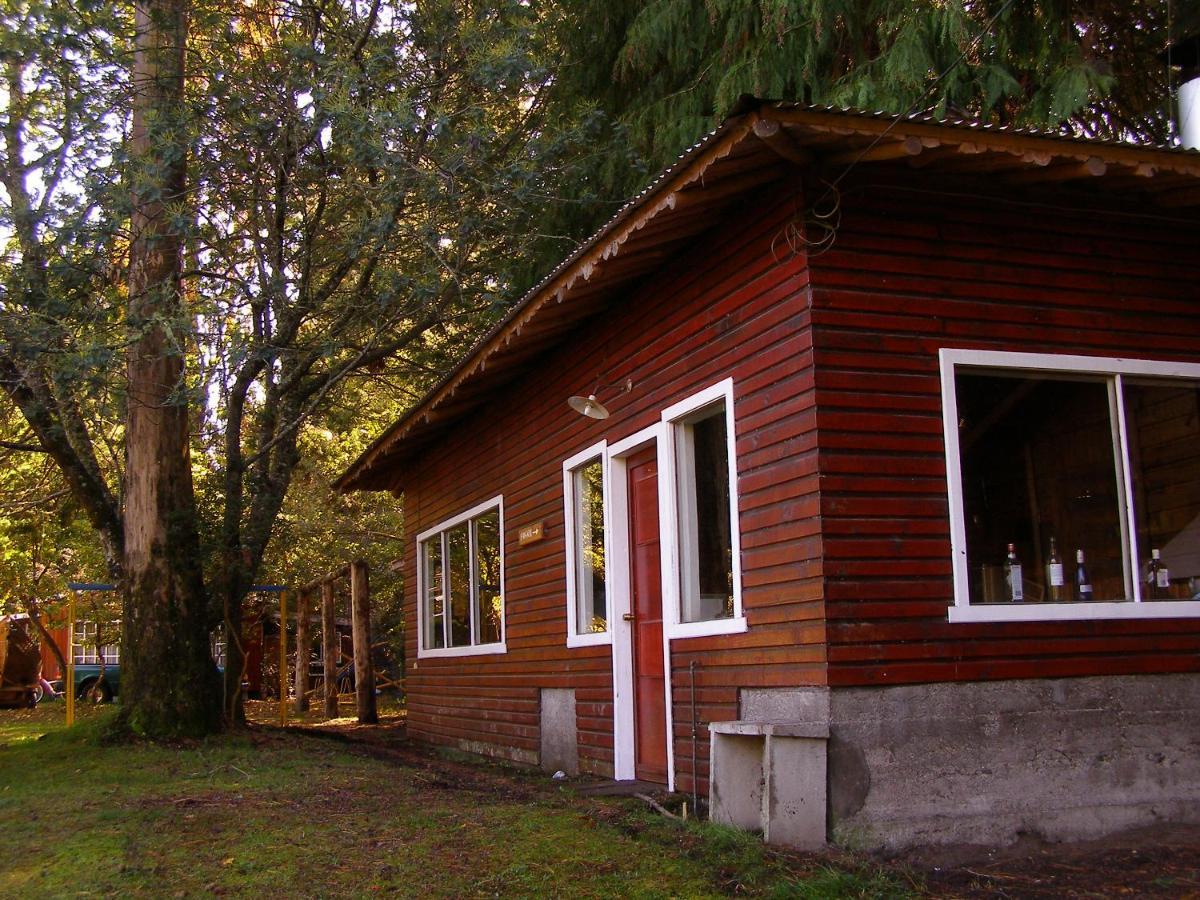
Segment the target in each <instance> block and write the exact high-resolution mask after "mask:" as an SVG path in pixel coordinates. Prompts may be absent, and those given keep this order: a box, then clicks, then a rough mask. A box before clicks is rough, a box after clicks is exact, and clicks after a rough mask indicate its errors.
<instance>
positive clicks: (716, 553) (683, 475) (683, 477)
mask: <svg viewBox="0 0 1200 900" xmlns="http://www.w3.org/2000/svg"><path fill="white" fill-rule="evenodd" d="M677 428H678V431H677V433H676V448H677V455H678V459H677V461H676V463H677V467H678V471H679V485H678V489H679V541H680V548H679V551H680V552H679V559H680V582H681V583H680V606H681V608H680V611H679V614H680V621H682V622H702V621H708V620H712V619H728V618H732V617H733V542H732V539H731V534H732V529H731V523H730V521H729V451H728V445H727V443H726V430H725V407H724V404H722V405H720V406H717V407H714V408H710V409H708V410H705V411H704V412H703V413H701V414H700V415H699V416H698V417H696V418H694V419H692V420H690V421H686V422H683V423H680V424H679V425H678V426H677Z"/></svg>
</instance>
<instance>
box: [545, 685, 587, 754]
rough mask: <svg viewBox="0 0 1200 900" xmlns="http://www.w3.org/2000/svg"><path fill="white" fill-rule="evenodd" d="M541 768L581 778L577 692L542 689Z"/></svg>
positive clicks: (567, 689)
mask: <svg viewBox="0 0 1200 900" xmlns="http://www.w3.org/2000/svg"><path fill="white" fill-rule="evenodd" d="M541 737H542V747H541V751H542V752H541V759H540V763H541V767H542V768H543V769H545V770H546V771H547V772H556V771H558V770H560V769H561V770H562V771H563V772H566V773H567V774H568V775H578V774H579V731H578V726H577V725H576V722H575V691H574V690H571V689H570V688H542V694H541Z"/></svg>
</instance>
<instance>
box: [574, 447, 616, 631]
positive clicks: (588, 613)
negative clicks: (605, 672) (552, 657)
mask: <svg viewBox="0 0 1200 900" xmlns="http://www.w3.org/2000/svg"><path fill="white" fill-rule="evenodd" d="M605 468H606V466H605V445H604V444H603V443H600V444H598V445H596V446H594V447H590V448H588V449H587V450H585V451H583V452H582V453H579V454H576V455H575V456H573V457H571V458H570V459H568V460H567V461H566V462H564V463H563V498H564V514H565V521H566V539H567V646H568V647H582V646H587V645H589V644H607V643H609V642H610V641H611V636H610V633H609V627H608V618H609V586H608V579H607V577H606V569H605V561H606V560H607V559H608V549H607V548H608V544H607V543H606V540H605V538H606V535H607V534H608V529H607V527H606V522H605V515H606V513H605V510H607V509H608V507H609V500H608V484H607V480H608V479H607V477H606V472H605Z"/></svg>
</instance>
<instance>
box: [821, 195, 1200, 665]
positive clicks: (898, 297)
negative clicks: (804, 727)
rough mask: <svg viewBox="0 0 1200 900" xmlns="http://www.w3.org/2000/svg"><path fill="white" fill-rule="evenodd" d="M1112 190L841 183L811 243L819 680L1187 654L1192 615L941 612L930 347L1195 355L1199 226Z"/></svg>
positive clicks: (1186, 658)
mask: <svg viewBox="0 0 1200 900" xmlns="http://www.w3.org/2000/svg"><path fill="white" fill-rule="evenodd" d="M914 189H915V190H914ZM1109 210H1110V211H1108V212H1105V211H1103V207H1101V208H1100V209H1093V210H1092V211H1081V210H1080V208H1079V203H1078V201H1074V202H1069V201H1064V200H1062V199H1061V198H1056V197H1055V195H1054V194H1052V193H1049V192H1047V191H1046V190H1045V189H1043V190H1041V191H1031V192H1029V193H1026V194H1020V195H1018V194H1015V193H1014V192H1012V191H1009V192H1007V193H1005V194H1004V195H997V194H993V195H990V196H989V195H983V196H981V193H980V187H979V185H978V184H964V185H955V184H953V183H952V182H951V183H947V182H945V181H944V180H943V181H939V182H938V183H937V184H936V185H935V184H934V183H933V182H932V181H929V180H926V181H925V182H924V183H921V182H919V181H917V180H915V179H913V178H906V179H905V180H904V181H891V182H881V181H880V179H879V178H878V177H877V176H876V177H873V178H872V179H871V180H870V182H868V181H866V180H862V181H859V182H858V183H857V184H855V183H854V182H851V183H850V184H849V185H846V186H844V190H843V193H842V227H841V230H840V232H839V234H838V239H837V243H836V245H835V246H834V249H833V250H832V251H830V252H829V253H826V254H824V255H821V256H820V257H817V258H815V259H813V260H812V262H811V265H812V269H813V273H812V281H813V291H812V296H813V311H812V321H813V343H814V348H815V349H814V357H815V360H816V394H817V404H818V412H817V426H818V431H819V434H820V470H821V518H822V521H823V525H824V543H825V575H826V585H825V591H826V598H827V607H826V608H827V611H828V615H829V643H830V646H829V682H830V684H833V685H863V684H895V683H913V682H926V681H943V680H954V681H964V680H971V679H991V678H1026V677H1048V676H1069V675H1102V674H1108V673H1136V672H1173V671H1197V670H1198V669H1200V656H1198V655H1197V651H1198V650H1200V623H1197V622H1196V621H1194V620H1179V619H1175V620H1171V619H1161V620H1156V621H1152V620H1144V621H1106V622H1060V623H1038V624H1033V623H1011V624H1000V623H988V624H963V623H957V624H953V625H951V624H949V623H948V622H947V620H946V608H947V606H949V605H950V604H951V603H953V585H952V580H951V571H950V564H951V555H950V530H949V518H948V506H947V498H946V463H945V449H944V446H943V436H942V419H941V415H942V405H941V384H940V381H939V370H938V359H937V353H938V350H939V348H942V347H959V348H974V349H995V350H1000V349H1003V350H1020V351H1024V352H1033V353H1074V354H1082V355H1096V356H1134V357H1146V358H1164V359H1174V360H1184V361H1191V362H1200V293H1198V291H1197V287H1196V284H1197V282H1196V277H1195V270H1194V265H1195V258H1196V248H1197V247H1200V227H1198V226H1197V223H1196V222H1195V220H1194V218H1192V219H1189V218H1187V217H1185V216H1183V215H1180V214H1173V213H1172V212H1171V211H1170V210H1169V209H1167V208H1156V207H1153V206H1140V207H1138V208H1137V209H1136V210H1131V212H1132V213H1133V214H1132V215H1122V214H1121V213H1120V210H1119V209H1118V208H1115V207H1111V206H1110V207H1109Z"/></svg>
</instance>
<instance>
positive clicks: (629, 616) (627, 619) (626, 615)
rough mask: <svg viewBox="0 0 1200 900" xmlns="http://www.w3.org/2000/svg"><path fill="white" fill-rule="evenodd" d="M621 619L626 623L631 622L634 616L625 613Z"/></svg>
mask: <svg viewBox="0 0 1200 900" xmlns="http://www.w3.org/2000/svg"><path fill="white" fill-rule="evenodd" d="M621 618H622V619H624V620H625V621H626V622H632V621H633V620H634V619H635V618H636V616H634V614H633V613H625V614H624V615H623V616H621Z"/></svg>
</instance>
